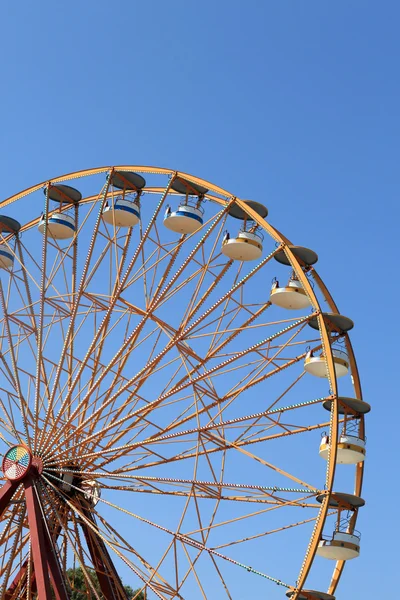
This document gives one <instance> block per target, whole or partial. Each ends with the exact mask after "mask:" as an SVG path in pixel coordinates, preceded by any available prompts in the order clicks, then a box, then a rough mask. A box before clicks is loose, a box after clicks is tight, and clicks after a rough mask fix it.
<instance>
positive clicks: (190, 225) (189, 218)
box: [164, 204, 203, 234]
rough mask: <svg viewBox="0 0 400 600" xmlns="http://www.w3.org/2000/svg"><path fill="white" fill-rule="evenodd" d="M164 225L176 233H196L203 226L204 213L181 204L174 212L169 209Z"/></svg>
mask: <svg viewBox="0 0 400 600" xmlns="http://www.w3.org/2000/svg"><path fill="white" fill-rule="evenodd" d="M164 225H165V227H166V228H167V229H169V230H171V231H175V232H176V233H185V234H187V233H195V232H196V231H198V230H199V229H200V228H201V226H202V225H203V211H202V209H201V208H198V207H195V206H190V204H181V205H180V206H178V209H177V210H174V211H171V209H170V207H168V208H167V210H166V211H165V216H164Z"/></svg>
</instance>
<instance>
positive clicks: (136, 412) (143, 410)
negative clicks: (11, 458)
mask: <svg viewBox="0 0 400 600" xmlns="http://www.w3.org/2000/svg"><path fill="white" fill-rule="evenodd" d="M308 320H309V317H306V318H303V319H299V320H298V321H296V322H295V323H294V324H292V325H289V326H288V327H286V328H285V329H284V330H283V331H280V332H278V333H276V334H273V335H272V336H269V338H266V339H265V340H262V341H261V342H258V343H257V344H255V345H253V346H251V347H249V348H248V349H247V350H245V351H242V352H240V353H238V354H235V355H234V356H233V357H231V358H229V359H227V360H226V361H223V362H222V363H220V364H219V365H217V366H215V367H213V368H211V369H208V370H206V371H204V372H203V373H201V374H200V375H198V376H197V377H195V378H193V379H190V380H189V381H186V383H184V384H181V385H180V386H176V387H175V388H172V391H169V392H168V393H166V394H163V395H162V396H160V397H159V398H158V399H157V400H154V401H153V402H150V403H149V404H147V405H146V406H145V407H143V408H138V409H136V410H134V411H133V412H132V413H131V414H130V415H128V416H126V417H123V419H125V420H127V419H131V418H132V417H135V416H138V420H140V419H141V418H143V416H147V414H148V413H149V412H150V411H151V410H153V409H154V408H155V407H156V406H158V405H159V404H161V403H162V402H163V401H164V400H165V399H166V398H168V397H170V396H171V395H172V394H173V393H176V391H182V390H183V389H185V388H186V387H188V386H190V385H193V383H197V381H201V380H203V379H205V378H206V377H208V376H210V375H211V374H214V373H215V372H216V371H218V370H219V369H221V367H224V368H225V367H226V366H227V365H228V364H230V363H232V362H233V361H235V360H237V359H240V358H242V357H243V356H245V355H246V354H247V353H249V352H253V351H254V350H256V349H257V348H258V347H261V346H263V345H265V344H266V343H267V342H268V341H271V340H274V339H276V338H277V337H279V336H280V335H282V334H283V333H286V332H287V331H289V330H290V329H293V328H295V327H297V326H299V325H301V324H303V323H306V322H308ZM164 353H166V350H164ZM304 356H305V353H304V355H303V356H300V357H296V358H295V359H292V360H291V361H289V362H288V363H286V364H285V365H283V366H281V367H279V368H278V369H275V370H273V371H272V372H270V373H268V374H265V375H263V376H260V377H259V378H258V379H257V380H255V381H253V382H252V384H251V385H255V384H256V383H257V382H259V381H263V380H265V379H266V378H268V377H271V376H272V374H274V373H276V372H277V371H281V370H282V369H284V368H286V367H287V366H290V365H291V364H295V363H296V362H298V361H299V360H300V358H303V357H304ZM159 360H160V355H158V356H157V357H156V358H155V359H153V361H150V363H148V367H147V368H146V369H145V371H146V372H147V371H148V370H150V369H151V368H153V367H154V366H155V363H156V362H158V361H159ZM139 377H141V378H142V382H143V377H144V374H143V373H142V371H139V373H138V374H137V375H135V376H134V377H133V378H131V379H130V380H129V381H128V382H127V383H125V384H124V385H123V386H122V387H121V388H120V389H119V390H118V391H117V392H116V393H114V394H113V395H112V396H111V397H110V398H109V399H108V400H107V401H106V402H104V403H103V404H102V406H101V407H100V408H99V409H97V410H96V411H94V412H93V413H92V415H91V417H88V419H90V418H92V419H93V418H94V417H97V416H98V414H99V412H101V411H104V410H105V408H106V407H108V406H109V405H110V404H111V402H112V401H114V400H115V399H116V398H118V396H119V395H120V394H121V393H122V392H124V391H125V390H127V389H128V388H130V387H131V386H132V385H133V384H134V383H135V382H136V381H137V380H138V379H139ZM139 385H140V380H139ZM136 391H137V388H136V389H135V390H134V391H133V392H131V394H130V397H132V396H133V394H134V393H135V392H136ZM235 393H237V392H235ZM232 395H234V394H233V393H232V392H231V393H230V394H227V395H225V398H224V399H229V398H230V397H231V396H232ZM143 413H144V414H143ZM88 419H86V420H85V421H83V422H82V423H81V424H80V425H79V426H78V428H77V429H78V430H79V429H81V428H83V427H84V426H85V425H86V423H87V421H88ZM116 424H119V421H117V422H116V423H113V425H112V426H115V425H116Z"/></svg>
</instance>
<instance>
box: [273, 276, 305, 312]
mask: <svg viewBox="0 0 400 600" xmlns="http://www.w3.org/2000/svg"><path fill="white" fill-rule="evenodd" d="M269 299H270V302H272V304H275V305H276V306H280V307H281V308H288V309H290V310H301V309H302V308H307V307H308V306H311V302H310V300H309V298H308V296H307V294H306V292H305V290H304V288H303V286H302V284H301V283H300V281H298V280H297V279H291V280H290V281H289V283H288V284H287V286H286V287H279V282H278V281H275V283H274V284H273V285H272V288H271V295H270V297H269Z"/></svg>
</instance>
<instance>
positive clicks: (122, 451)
mask: <svg viewBox="0 0 400 600" xmlns="http://www.w3.org/2000/svg"><path fill="white" fill-rule="evenodd" d="M323 400H324V398H322V399H317V400H310V401H308V402H304V403H300V404H294V405H290V406H287V407H282V408H277V409H274V410H270V411H268V410H267V411H265V412H264V413H257V414H255V415H248V416H244V417H241V418H240V419H233V420H230V421H229V420H228V421H223V422H221V423H218V422H217V423H209V424H208V425H205V426H203V427H196V428H193V429H189V430H184V431H178V432H175V433H167V434H166V435H156V436H154V437H150V438H147V439H145V440H140V441H137V442H134V443H131V444H129V443H128V444H125V445H123V446H118V447H115V446H114V447H112V446H106V447H105V448H104V449H102V450H98V451H97V452H87V453H85V452H84V453H81V454H80V457H81V458H82V459H86V458H92V459H96V458H99V457H102V456H103V457H104V456H105V455H107V454H112V456H110V457H109V458H108V459H104V461H103V462H102V463H100V465H98V467H104V466H105V465H107V464H110V463H111V462H114V461H115V460H117V459H119V458H121V457H123V456H126V455H128V454H130V453H132V451H133V450H135V449H138V448H148V446H149V445H151V444H160V442H163V441H165V442H172V441H173V440H174V439H176V440H177V441H179V438H181V437H186V436H188V435H189V436H190V435H191V434H195V435H201V434H203V435H205V434H207V433H209V432H211V431H212V430H213V429H216V430H217V431H218V429H219V428H221V427H226V426H230V425H232V426H237V425H238V423H240V422H243V423H244V422H245V421H247V420H258V419H259V418H260V417H262V416H265V417H267V418H268V417H269V416H270V415H273V414H277V413H278V414H280V413H284V412H285V411H288V410H294V409H301V408H303V407H306V406H310V405H312V404H319V403H321V402H322V401H323ZM340 422H341V421H340ZM326 427H329V421H327V422H322V423H317V424H315V425H308V426H303V425H300V426H293V425H292V426H291V427H290V429H289V430H288V429H284V430H283V431H280V432H277V433H270V434H268V435H264V436H262V435H259V434H258V435H257V437H251V438H246V439H236V441H235V445H236V446H237V447H242V446H247V445H251V444H256V443H261V442H263V441H264V442H265V441H267V440H273V439H275V440H276V439H279V438H284V437H287V436H293V435H296V434H301V433H307V432H309V431H313V430H315V429H321V428H326ZM239 437H241V436H239ZM220 439H221V442H219V443H217V444H216V445H215V446H214V447H211V448H208V449H207V450H202V451H200V455H204V454H205V453H209V454H212V453H215V452H220V451H222V450H223V449H224V448H225V445H224V444H223V440H224V438H220ZM77 447H78V446H77ZM226 448H227V449H230V450H231V449H232V448H234V446H232V445H229V444H228V442H227V444H226ZM63 454H65V452H60V453H58V454H55V456H54V458H53V460H52V461H49V464H51V462H53V463H54V462H57V461H61V462H63V458H62V456H63ZM195 454H196V453H194V452H190V451H186V453H182V454H178V455H176V456H174V462H176V461H180V460H187V459H191V458H193V457H194V456H195ZM91 462H92V461H89V462H88V464H90V463H91ZM164 462H168V459H166V460H165V459H163V460H161V461H156V462H151V463H145V464H142V465H140V466H136V467H135V468H140V469H143V468H146V467H151V466H155V465H157V464H163V463H164Z"/></svg>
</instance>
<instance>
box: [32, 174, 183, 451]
mask: <svg viewBox="0 0 400 600" xmlns="http://www.w3.org/2000/svg"><path fill="white" fill-rule="evenodd" d="M172 183H173V178H172V179H171V180H170V181H169V183H168V185H167V187H166V189H165V190H164V192H163V193H162V196H161V199H160V201H159V203H158V205H157V207H156V210H155V211H154V213H153V216H152V218H151V219H150V222H149V224H148V226H147V228H146V231H145V232H144V234H143V236H142V238H141V240H140V242H139V244H138V246H137V248H136V250H135V252H134V254H133V256H132V258H131V260H130V262H129V265H128V267H127V269H126V271H125V274H124V276H123V278H122V280H121V283H120V285H119V287H118V290H117V291H116V293H115V296H114V299H113V300H112V301H111V302H110V303H109V306H108V308H107V312H106V314H105V315H104V317H103V320H102V322H101V324H100V326H99V327H98V329H97V331H96V332H95V334H94V336H93V339H92V342H91V343H90V345H89V348H88V350H87V352H86V355H85V356H84V358H83V360H82V363H81V367H80V368H79V369H78V371H77V373H76V374H75V377H74V380H73V381H72V382H71V388H70V394H69V395H68V396H67V397H66V398H65V399H64V401H63V403H62V404H61V406H60V409H59V413H58V414H59V415H60V414H61V413H62V412H63V410H64V409H65V407H66V406H67V405H68V404H69V403H70V402H71V400H70V398H71V394H72V392H73V390H74V389H75V387H76V385H77V383H78V381H79V377H80V376H81V375H82V372H83V369H84V367H85V365H86V364H87V361H88V358H89V356H91V354H92V352H93V349H94V347H95V346H96V344H97V343H98V340H99V337H100V336H101V335H102V333H103V329H104V327H106V326H107V325H108V317H109V315H110V314H111V313H112V311H113V310H114V306H115V303H116V301H117V299H118V297H119V295H120V293H121V290H122V289H123V288H124V286H125V284H126V281H127V278H128V276H129V273H130V272H131V270H132V268H133V266H134V265H135V263H136V261H137V259H138V257H139V256H140V253H141V250H142V246H143V244H144V243H145V241H146V239H147V238H148V236H149V233H150V231H151V228H152V227H153V225H154V223H155V220H156V217H157V216H158V214H159V212H160V209H161V206H162V204H163V202H164V200H165V198H166V196H167V194H168V192H169V190H170V187H171V185H172ZM103 203H104V199H103ZM76 305H77V303H76ZM128 343H129V342H128ZM84 401H85V400H84ZM57 423H58V421H57V420H56V423H55V425H57ZM53 434H54V429H51V430H50V431H49V433H48V435H47V438H46V439H45V440H44V443H45V444H46V443H47V441H48V439H49V437H50V436H51V435H53Z"/></svg>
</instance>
